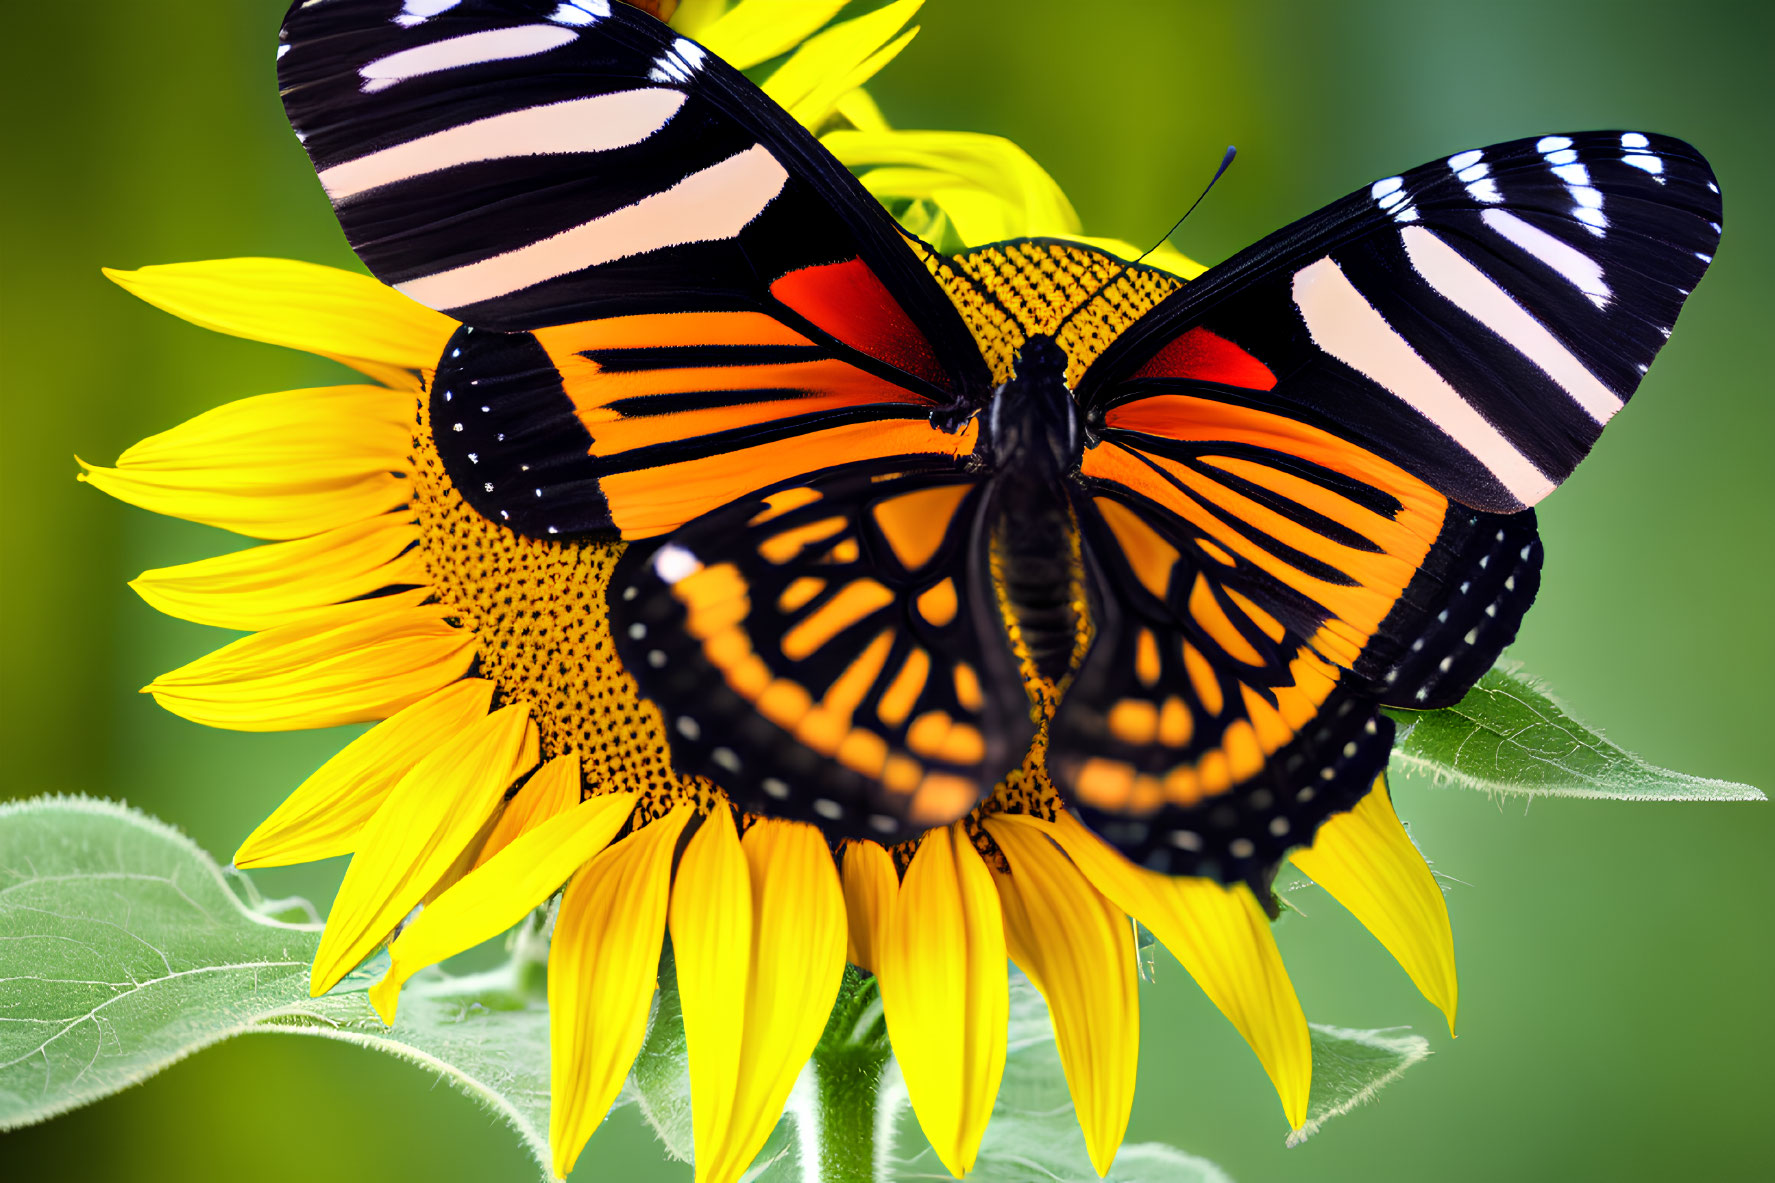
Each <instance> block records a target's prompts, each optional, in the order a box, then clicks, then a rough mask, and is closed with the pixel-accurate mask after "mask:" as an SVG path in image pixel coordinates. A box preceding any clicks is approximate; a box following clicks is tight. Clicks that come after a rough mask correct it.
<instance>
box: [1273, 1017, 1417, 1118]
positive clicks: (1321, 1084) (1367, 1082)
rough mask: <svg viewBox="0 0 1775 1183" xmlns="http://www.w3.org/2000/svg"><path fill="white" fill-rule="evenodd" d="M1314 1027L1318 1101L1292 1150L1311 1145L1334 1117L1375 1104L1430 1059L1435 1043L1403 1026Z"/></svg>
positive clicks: (1314, 1098) (1312, 1104)
mask: <svg viewBox="0 0 1775 1183" xmlns="http://www.w3.org/2000/svg"><path fill="white" fill-rule="evenodd" d="M1308 1026H1309V1028H1310V1029H1311V1032H1312V1038H1313V1096H1312V1099H1311V1101H1309V1102H1308V1104H1307V1120H1306V1123H1305V1124H1304V1125H1302V1126H1301V1127H1300V1129H1298V1130H1295V1131H1294V1132H1293V1133H1292V1134H1290V1135H1288V1144H1289V1145H1290V1146H1298V1145H1300V1144H1301V1143H1302V1142H1305V1141H1306V1140H1307V1139H1308V1138H1310V1137H1312V1136H1313V1135H1314V1134H1316V1133H1318V1132H1319V1129H1320V1127H1322V1126H1323V1125H1324V1124H1325V1123H1326V1122H1328V1121H1330V1120H1331V1119H1332V1118H1334V1117H1342V1116H1343V1115H1344V1114H1346V1113H1348V1112H1349V1111H1350V1110H1352V1109H1354V1108H1356V1106H1358V1105H1363V1104H1366V1103H1367V1102H1369V1101H1371V1100H1373V1099H1374V1095H1375V1094H1376V1093H1378V1092H1380V1091H1381V1089H1383V1088H1385V1087H1386V1086H1387V1085H1389V1084H1392V1083H1393V1082H1394V1081H1395V1080H1398V1079H1399V1078H1400V1077H1401V1076H1403V1075H1404V1074H1405V1070H1406V1069H1407V1068H1410V1067H1411V1066H1412V1065H1413V1064H1416V1063H1418V1062H1419V1061H1421V1060H1423V1059H1425V1058H1426V1057H1428V1056H1429V1054H1430V1043H1429V1041H1428V1040H1426V1039H1425V1038H1424V1037H1423V1036H1421V1035H1412V1034H1409V1033H1408V1032H1407V1030H1406V1029H1405V1028H1403V1027H1395V1028H1393V1029H1391V1030H1387V1031H1355V1030H1351V1029H1350V1028H1348V1027H1327V1026H1322V1025H1321V1024H1319V1023H1310V1024H1308Z"/></svg>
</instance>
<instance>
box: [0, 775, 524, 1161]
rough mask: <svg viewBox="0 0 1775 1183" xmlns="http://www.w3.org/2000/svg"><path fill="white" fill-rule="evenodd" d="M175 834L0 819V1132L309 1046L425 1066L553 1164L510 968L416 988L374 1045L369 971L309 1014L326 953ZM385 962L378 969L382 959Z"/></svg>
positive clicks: (22, 808) (104, 810)
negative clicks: (210, 1052)
mask: <svg viewBox="0 0 1775 1183" xmlns="http://www.w3.org/2000/svg"><path fill="white" fill-rule="evenodd" d="M273 913H276V914H277V915H280V916H282V915H297V916H312V915H313V912H312V910H311V909H308V908H307V907H306V906H305V905H302V904H300V903H299V902H296V901H289V900H277V901H270V902H266V901H262V900H260V899H259V898H258V896H257V893H255V892H254V891H253V890H252V888H251V885H250V884H248V883H247V881H246V879H245V878H244V877H243V876H239V875H225V874H224V873H223V872H222V871H221V870H220V868H218V867H217V865H216V863H215V861H214V860H213V859H211V858H210V857H209V856H208V855H206V854H205V853H204V852H203V851H201V850H199V849H198V848H197V847H196V846H195V845H194V844H193V843H192V842H191V841H190V840H189V839H187V838H186V837H185V836H184V835H182V834H180V833H179V832H178V831H176V830H174V829H172V828H171V827H169V826H166V825H164V824H162V823H160V822H157V821H155V820H153V819H152V818H148V817H146V816H144V815H142V814H140V813H137V812H135V811H134V810H131V809H127V808H125V807H123V806H118V805H113V804H109V803H106V802H101V801H92V800H86V799H82V798H66V797H63V798H43V797H40V798H37V799H35V800H31V801H24V802H19V803H14V804H8V805H5V806H0V1018H3V1020H4V1021H0V1130H3V1129H11V1128H13V1127H16V1126H21V1125H28V1124H31V1123H32V1122H37V1121H42V1120H44V1119H45V1118H48V1117H52V1116H54V1115H55V1114H57V1113H61V1112H63V1111H65V1110H68V1109H72V1108H74V1107H75V1106H78V1105H83V1104H86V1103H87V1102H90V1101H93V1100H96V1099H98V1098H100V1097H103V1096H107V1095H109V1094H111V1093H114V1092H117V1091H118V1090H120V1089H123V1088H126V1087H128V1086H129V1085H131V1084H134V1083H136V1082H137V1081H140V1080H144V1079H146V1078H147V1077H149V1076H151V1075H153V1074H154V1073H155V1072H158V1071H159V1070H160V1069H162V1068H164V1067H166V1066H167V1065H169V1064H171V1063H173V1062H174V1061H177V1060H179V1059H182V1058H184V1057H185V1056H188V1055H190V1054H191V1053H192V1052H194V1051H197V1050H199V1049H200V1048H204V1047H207V1046H209V1045H210V1044H212V1043H216V1042H217V1041H219V1040H222V1039H226V1038H227V1037H229V1036H230V1035H237V1034H240V1033H241V1032H245V1031H255V1030H276V1031H288V1032H292V1033H295V1034H301V1035H318V1036H322V1037H325V1038H329V1039H338V1040H344V1041H347V1042H351V1043H356V1044H359V1045H362V1046H366V1047H373V1048H378V1049H380V1050H382V1051H386V1052H390V1053H392V1054H394V1055H397V1056H400V1057H402V1058H403V1059H407V1060H410V1061H413V1062H415V1063H418V1064H423V1065H425V1066H426V1067H428V1068H430V1069H433V1070H435V1071H437V1072H439V1073H441V1074H442V1075H443V1076H445V1077H446V1078H448V1079H449V1080H450V1081H452V1083H454V1084H455V1085H456V1086H457V1087H459V1088H461V1089H462V1090H464V1091H465V1092H467V1093H469V1094H470V1095H472V1096H475V1097H477V1098H479V1099H480V1100H481V1101H482V1102H483V1103H485V1104H486V1105H487V1106H488V1108H490V1109H492V1110H494V1111H496V1112H498V1113H499V1114H501V1115H502V1116H503V1117H505V1118H506V1120H508V1121H509V1122H510V1123H511V1124H512V1126H513V1128H514V1129H516V1130H517V1131H518V1133H519V1135H520V1136H521V1137H522V1138H523V1139H524V1141H525V1143H526V1144H527V1145H528V1146H529V1148H530V1150H531V1151H532V1152H533V1153H534V1154H535V1155H536V1156H537V1160H538V1162H539V1163H544V1164H546V1163H547V1162H548V1155H547V1149H546V1135H547V1131H548V1063H549V1060H548V1013H547V1011H546V1009H544V1008H543V1007H542V1006H541V1005H540V1004H539V1003H537V1002H534V1001H526V1000H525V999H524V997H523V996H522V993H521V992H520V990H519V989H518V986H517V979H516V976H515V971H514V970H513V969H512V968H509V967H508V968H507V969H505V970H500V971H497V972H494V973H490V974H482V975H476V976H473V977H464V978H449V977H445V976H444V975H442V974H438V973H431V974H427V975H424V976H423V977H416V978H414V980H413V982H412V983H410V984H409V985H408V987H407V989H406V991H405V993H404V994H403V996H402V1000H401V1010H400V1018H399V1021H398V1022H397V1023H396V1025H395V1026H394V1027H393V1028H386V1027H384V1026H383V1025H382V1022H381V1020H380V1019H378V1018H377V1017H376V1015H375V1012H374V1011H373V1010H372V1009H371V1008H370V1005H369V1002H368V1001H367V999H366V998H365V996H364V994H363V991H364V990H365V989H367V988H368V986H369V984H370V983H371V982H372V981H374V980H375V978H376V977H377V976H379V971H380V966H379V965H378V964H377V963H372V964H371V965H369V966H366V967H365V968H364V969H362V970H359V971H358V972H357V973H355V974H353V975H352V976H351V977H350V978H348V979H347V980H346V981H345V982H344V983H341V985H340V987H339V988H338V989H336V990H335V991H334V992H333V993H331V994H329V995H327V996H325V997H323V998H312V999H311V998H309V997H308V966H309V962H310V961H311V960H312V959H313V957H314V950H315V946H316V945H317V943H318V942H319V939H320V926H319V925H318V924H316V923H313V922H312V921H305V922H299V923H291V922H289V921H287V920H284V919H278V918H274V916H273ZM378 961H380V959H378Z"/></svg>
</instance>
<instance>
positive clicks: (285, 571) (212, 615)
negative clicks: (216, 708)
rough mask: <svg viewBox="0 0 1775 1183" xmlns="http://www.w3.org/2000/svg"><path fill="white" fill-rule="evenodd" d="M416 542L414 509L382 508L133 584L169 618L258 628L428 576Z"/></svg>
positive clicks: (144, 577)
mask: <svg viewBox="0 0 1775 1183" xmlns="http://www.w3.org/2000/svg"><path fill="white" fill-rule="evenodd" d="M418 540H419V526H418V524H417V523H415V522H414V521H413V518H412V515H410V514H406V513H387V514H382V515H380V516H379V517H374V518H370V519H368V520H366V521H361V522H353V523H351V524H350V525H346V526H340V527H339V528H337V529H335V530H328V531H327V532H326V533H324V534H316V535H315V536H314V537H312V538H299V539H296V540H295V541H293V542H273V543H269V544H267V545H265V546H253V547H248V548H247V549H246V550H238V551H235V552H233V553H232V554H225V555H217V556H216V557H215V558H213V559H203V560H201V561H199V562H195V563H185V564H183V565H182V566H178V567H158V568H156V569H154V570H152V571H144V572H142V573H141V574H140V575H139V576H137V577H136V578H135V579H134V580H133V581H132V582H131V583H130V587H132V588H134V589H135V592H136V594H137V595H139V596H141V597H142V599H144V600H146V601H147V602H148V603H149V605H151V606H152V607H154V608H157V609H159V610H160V611H161V612H164V613H166V614H167V615H168V616H174V617H177V618H178V619H180V620H190V621H193V622H195V623H197V624H208V625H213V626H214V627H216V628H232V629H239V630H240V631H242V632H257V631H259V630H261V629H268V628H276V627H277V626H278V625H280V624H290V623H293V622H294V621H296V620H298V619H300V618H301V617H303V616H304V615H305V614H307V613H308V612H310V611H312V610H313V609H315V608H319V607H324V606H326V605H330V604H337V603H341V602H343V601H345V600H353V599H356V598H357V597H359V596H365V595H369V594H370V593H371V592H373V591H378V590H380V589H382V588H385V587H394V586H399V585H401V584H415V585H420V584H425V583H427V582H429V576H428V575H427V574H426V571H425V561H424V556H423V554H421V553H420V551H419V549H418V548H417V547H414V546H413V543H415V542H417V541H418ZM409 548H411V549H409Z"/></svg>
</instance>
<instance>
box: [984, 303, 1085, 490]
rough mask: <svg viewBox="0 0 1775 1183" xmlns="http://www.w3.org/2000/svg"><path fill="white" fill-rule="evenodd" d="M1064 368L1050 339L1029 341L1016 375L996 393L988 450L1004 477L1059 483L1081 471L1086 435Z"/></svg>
mask: <svg viewBox="0 0 1775 1183" xmlns="http://www.w3.org/2000/svg"><path fill="white" fill-rule="evenodd" d="M1066 364H1067V358H1066V351H1065V350H1063V349H1061V348H1060V345H1059V343H1058V342H1056V341H1055V340H1054V339H1053V338H1052V337H1047V336H1035V337H1031V338H1029V340H1027V341H1025V342H1024V343H1023V347H1022V348H1021V349H1019V350H1018V351H1017V365H1016V371H1015V373H1014V374H1013V376H1012V378H1011V380H1010V381H1009V382H1006V383H1005V384H1004V385H1002V386H1000V387H999V388H998V389H997V390H995V391H993V395H992V403H991V405H990V406H989V407H988V408H987V414H986V441H985V443H986V447H987V448H988V449H990V455H991V456H992V460H993V463H994V465H995V467H997V468H998V469H999V470H1000V471H1001V472H1016V473H1021V474H1025V475H1028V476H1032V477H1044V478H1045V477H1051V478H1053V479H1056V480H1057V479H1058V478H1060V477H1061V476H1064V475H1065V474H1066V473H1068V472H1070V471H1072V469H1074V468H1076V467H1077V466H1078V462H1079V456H1080V455H1081V454H1082V452H1083V449H1084V442H1085V432H1084V424H1083V423H1082V421H1081V420H1080V418H1079V408H1078V404H1077V403H1076V402H1074V401H1073V397H1072V391H1071V389H1069V388H1068V387H1067V385H1066Z"/></svg>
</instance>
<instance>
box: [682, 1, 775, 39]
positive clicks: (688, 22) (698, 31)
mask: <svg viewBox="0 0 1775 1183" xmlns="http://www.w3.org/2000/svg"><path fill="white" fill-rule="evenodd" d="M666 2H667V3H670V0H666ZM741 3H749V4H757V5H758V6H759V7H765V6H766V4H767V3H768V0H741ZM728 8H729V4H728V0H678V2H677V3H676V4H673V5H672V10H671V12H669V13H665V19H666V20H667V21H668V22H670V24H671V26H672V27H673V28H674V29H677V30H678V31H679V32H680V33H683V34H684V35H685V36H686V37H695V38H696V39H697V40H699V41H700V40H702V36H703V33H704V31H705V30H707V29H708V27H709V26H710V25H712V24H714V23H715V22H716V21H718V20H720V19H721V18H722V17H723V16H725V15H726V14H727V12H728ZM661 11H662V12H664V8H663V7H662V9H661Z"/></svg>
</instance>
